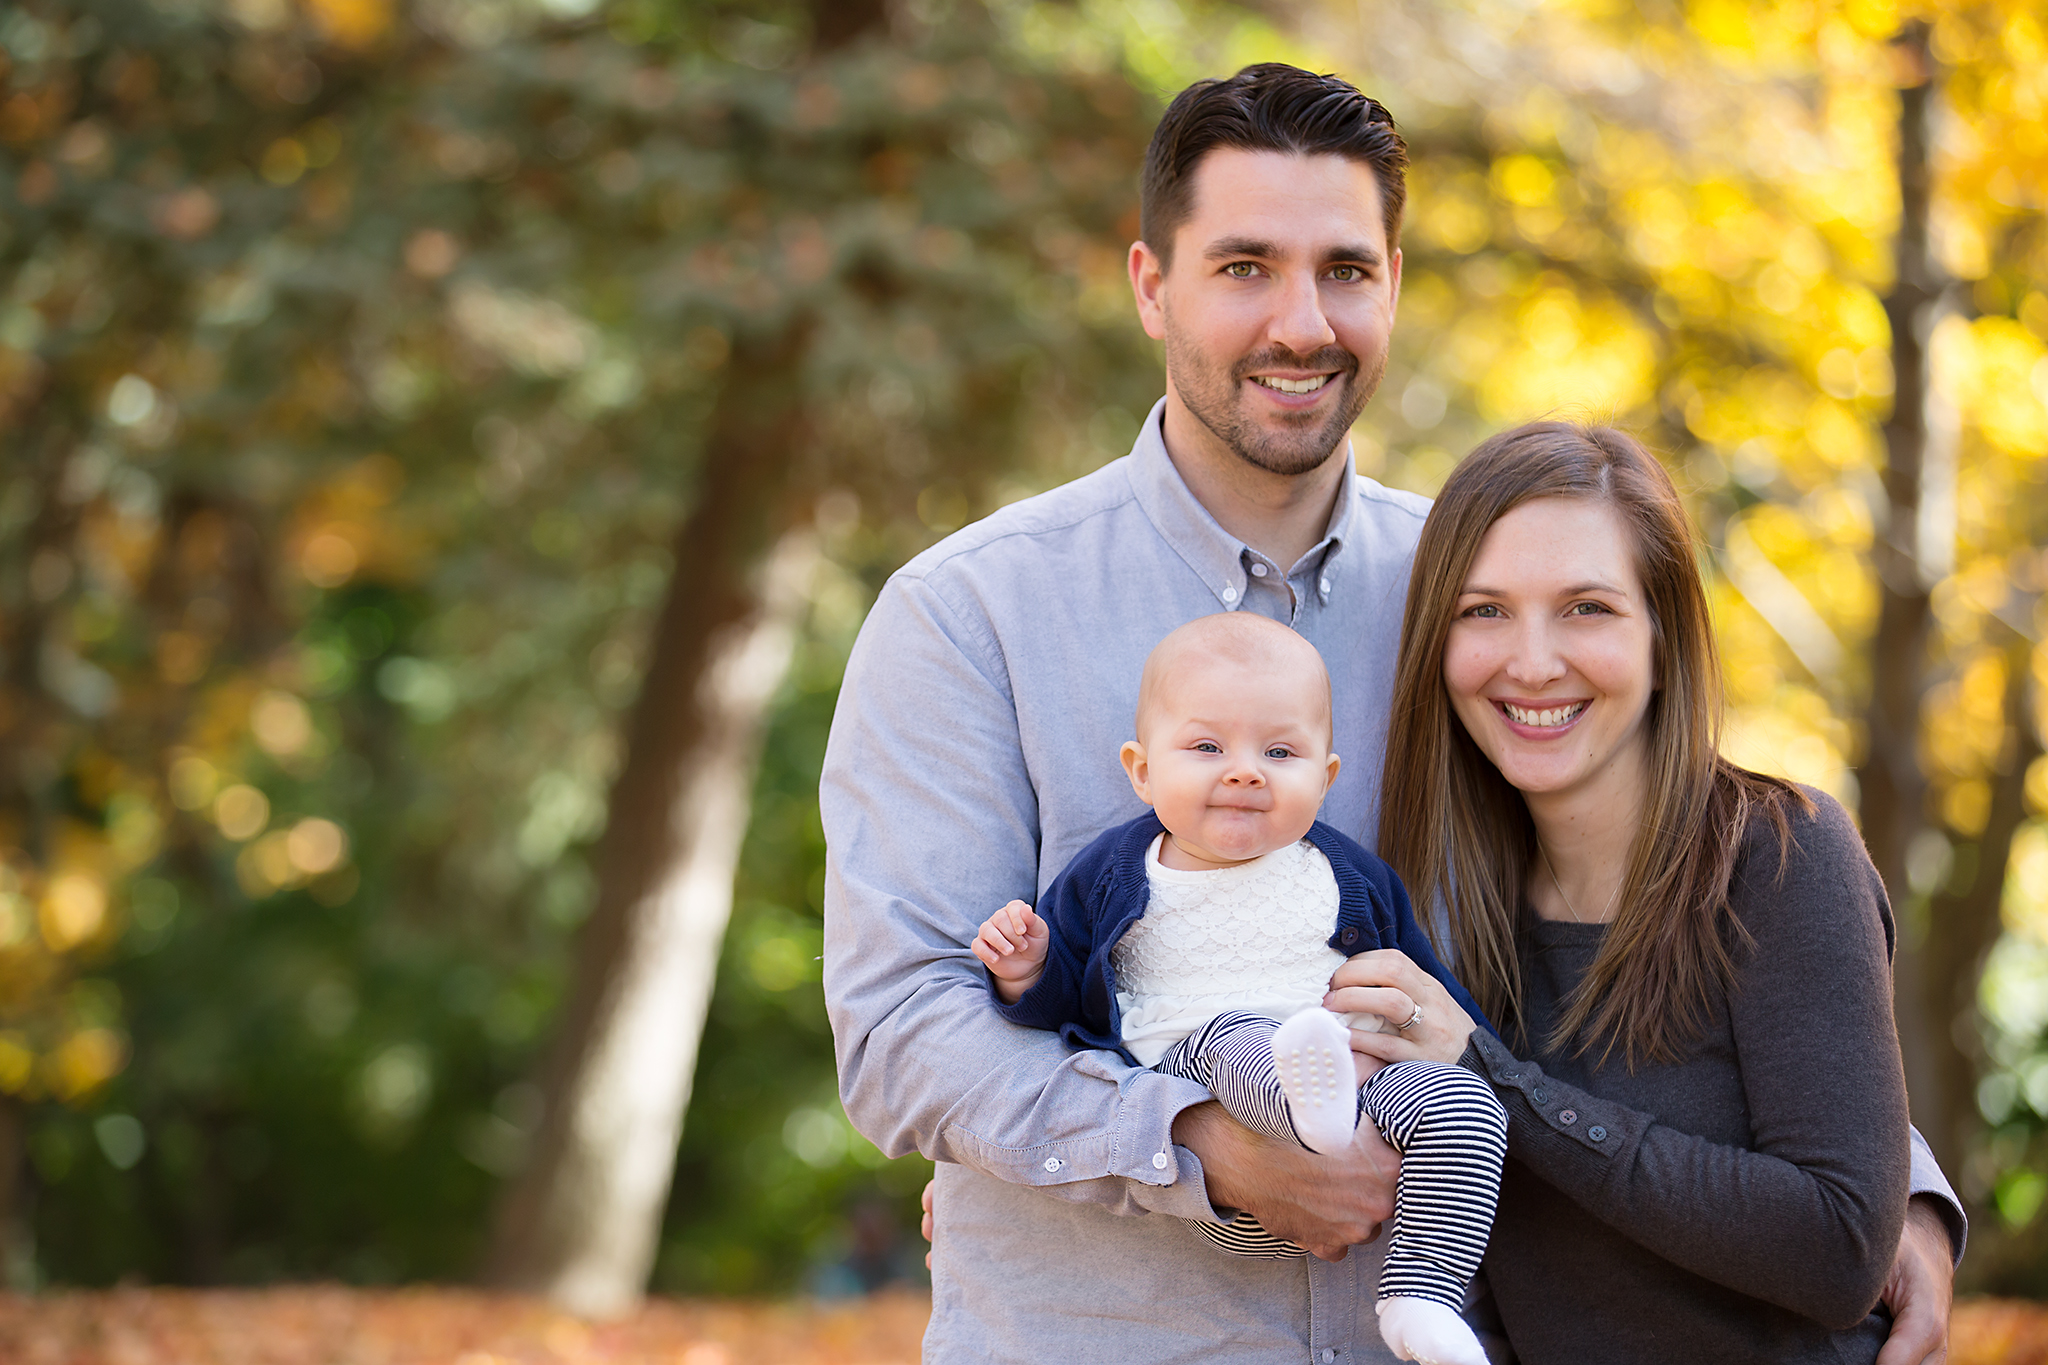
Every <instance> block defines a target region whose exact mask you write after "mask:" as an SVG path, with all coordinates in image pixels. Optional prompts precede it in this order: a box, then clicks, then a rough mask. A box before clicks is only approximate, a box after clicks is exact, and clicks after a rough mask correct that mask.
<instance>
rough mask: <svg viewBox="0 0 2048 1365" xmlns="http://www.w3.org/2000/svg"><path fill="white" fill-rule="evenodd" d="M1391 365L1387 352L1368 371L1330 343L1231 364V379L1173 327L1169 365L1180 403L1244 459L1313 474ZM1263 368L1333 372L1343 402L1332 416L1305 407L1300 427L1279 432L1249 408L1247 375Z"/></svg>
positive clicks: (1272, 468)
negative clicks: (1260, 421)
mask: <svg viewBox="0 0 2048 1365" xmlns="http://www.w3.org/2000/svg"><path fill="white" fill-rule="evenodd" d="M1386 368H1387V357H1386V355H1385V353H1384V352H1382V353H1381V354H1380V355H1379V356H1377V357H1375V359H1374V363H1373V367H1372V369H1371V370H1370V371H1367V370H1366V369H1364V367H1362V366H1361V365H1360V364H1359V362H1358V357H1357V356H1355V355H1353V354H1352V353H1351V352H1349V351H1347V350H1345V349H1344V348H1343V347H1341V346H1325V347H1323V348H1322V349H1320V350H1317V351H1314V352H1312V353H1310V354H1308V355H1306V356H1297V355H1295V354H1294V353H1293V352H1292V351H1287V350H1281V349H1278V348H1275V349H1271V350H1265V351H1261V352H1259V353H1258V354H1256V355H1252V356H1247V357H1245V358H1244V359H1243V360H1240V361H1239V362H1238V363H1237V364H1236V365H1234V366H1232V367H1231V372H1230V374H1229V375H1228V376H1219V375H1217V374H1216V373H1215V371H1214V370H1213V369H1212V368H1211V367H1210V366H1209V365H1208V363H1207V362H1206V361H1205V360H1204V359H1203V358H1202V357H1201V355H1200V354H1199V353H1198V352H1196V351H1195V349H1194V348H1193V347H1192V346H1190V345H1189V344H1188V343H1187V341H1186V340H1185V339H1184V338H1182V337H1181V336H1179V335H1177V334H1176V333H1175V332H1174V331H1173V330H1172V329H1171V328H1169V329H1167V334H1166V369H1167V373H1168V374H1170V375H1172V376H1173V387H1174V391H1175V392H1176V393H1178V394H1179V395H1180V400H1181V403H1182V404H1183V405H1184V406H1185V407H1186V408H1187V410H1188V411H1189V412H1190V413H1192V414H1194V418H1195V420H1196V421H1198V422H1200V423H1201V424H1202V425H1203V426H1205V427H1207V428H1208V429H1209V430H1210V432H1211V433H1213V434H1214V435H1215V437H1216V439H1217V440H1219V441H1221V442H1223V444H1224V445H1226V446H1228V447H1229V448H1230V449H1231V450H1232V451H1233V452H1235V453H1236V455H1237V457H1238V458H1239V459H1241V460H1243V461H1244V462H1245V463H1246V464H1249V465H1252V466H1255V467H1256V468H1259V469H1264V470H1267V471H1269V472H1271V473H1274V474H1306V473H1308V472H1309V471H1310V470H1311V469H1317V468H1320V467H1321V466H1322V464H1323V462H1324V461H1325V460H1327V459H1329V458H1330V452H1331V451H1333V450H1335V449H1336V448H1337V444H1338V442H1340V441H1342V440H1343V439H1344V437H1345V436H1346V435H1347V434H1348V433H1349V432H1350V430H1351V424H1352V423H1353V422H1356V421H1357V420H1358V414H1359V413H1361V412H1363V411H1365V405H1366V403H1367V402H1368V401H1369V400H1370V399H1371V398H1372V396H1373V393H1374V391H1375V390H1377V389H1378V388H1379V386H1380V377H1381V376H1382V375H1383V374H1384V373H1385V372H1386ZM1259 370H1315V371H1334V372H1335V373H1334V374H1333V375H1332V378H1331V380H1330V382H1331V383H1336V382H1337V381H1338V380H1340V379H1341V380H1343V381H1344V397H1343V400H1342V401H1341V402H1339V403H1338V405H1337V406H1336V408H1334V409H1333V410H1332V411H1331V412H1330V413H1329V415H1328V416H1326V417H1322V418H1317V417H1316V416H1315V415H1314V414H1313V413H1307V412H1305V413H1302V414H1300V415H1299V421H1298V424H1293V423H1290V424H1289V425H1288V426H1285V427H1283V428H1282V429H1280V430H1278V431H1275V430H1272V429H1271V428H1268V427H1263V426H1261V425H1259V424H1258V423H1256V422H1254V421H1252V420H1251V419H1250V418H1249V417H1248V415H1247V414H1246V413H1245V410H1244V408H1245V399H1244V394H1243V384H1244V381H1245V377H1246V376H1247V375H1250V374H1252V373H1254V372H1256V371H1259ZM1283 420H1284V419H1283Z"/></svg>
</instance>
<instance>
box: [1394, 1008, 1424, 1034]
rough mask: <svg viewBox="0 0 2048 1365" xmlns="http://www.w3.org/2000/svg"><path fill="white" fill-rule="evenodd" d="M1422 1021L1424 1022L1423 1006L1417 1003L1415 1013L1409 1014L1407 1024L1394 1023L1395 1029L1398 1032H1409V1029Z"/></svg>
mask: <svg viewBox="0 0 2048 1365" xmlns="http://www.w3.org/2000/svg"><path fill="white" fill-rule="evenodd" d="M1421 1022H1422V1006H1420V1005H1417V1006H1416V1007H1415V1013H1413V1014H1411V1015H1409V1016H1408V1022H1407V1023H1405V1024H1396V1025H1394V1031H1395V1032H1396V1033H1406V1032H1407V1031H1408V1030H1409V1029H1412V1028H1414V1027H1415V1026H1416V1025H1417V1024H1419V1023H1421Z"/></svg>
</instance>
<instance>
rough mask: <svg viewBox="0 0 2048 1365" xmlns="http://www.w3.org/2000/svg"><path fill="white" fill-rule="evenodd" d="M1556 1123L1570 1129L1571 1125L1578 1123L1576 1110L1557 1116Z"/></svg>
mask: <svg viewBox="0 0 2048 1365" xmlns="http://www.w3.org/2000/svg"><path fill="white" fill-rule="evenodd" d="M1557 1121H1558V1122H1559V1123H1562V1124H1564V1125H1565V1126H1566V1127H1570V1126H1571V1125H1572V1124H1574V1123H1577V1122H1578V1121H1579V1111H1578V1110H1576V1109H1567V1110H1564V1111H1563V1112H1562V1113H1560V1114H1559V1115H1558V1116H1557Z"/></svg>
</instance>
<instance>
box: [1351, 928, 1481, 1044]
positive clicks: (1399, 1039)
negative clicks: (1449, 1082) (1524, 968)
mask: <svg viewBox="0 0 2048 1365" xmlns="http://www.w3.org/2000/svg"><path fill="white" fill-rule="evenodd" d="M1418 1006H1419V1007H1420V1008H1421V1010H1422V1017H1421V1018H1420V1019H1417V1020H1416V1021H1415V1023H1414V1024H1413V1026H1411V1027H1409V1028H1405V1029H1403V1028H1400V1027H1399V1026H1400V1024H1401V1023H1402V1022H1403V1021H1404V1020H1407V1019H1409V1018H1412V1017H1413V1016H1414V1014H1415V1011H1416V1009H1417V1007H1418ZM1323 1008H1324V1009H1326V1010H1330V1011H1333V1012H1334V1013H1337V1014H1376V1015H1378V1016H1379V1017H1380V1018H1382V1019H1384V1020H1386V1021H1387V1030H1388V1031H1387V1032H1385V1033H1361V1032H1359V1031H1358V1030H1357V1029H1353V1030H1352V1031H1351V1049H1352V1051H1354V1052H1363V1053H1365V1054H1366V1055H1367V1056H1368V1057H1377V1058H1379V1059H1380V1060H1381V1061H1383V1062H1447V1063H1450V1064H1452V1065H1456V1064H1457V1061H1458V1058H1460V1057H1462V1056H1463V1055H1464V1053H1465V1042H1466V1040H1467V1039H1468V1038H1470V1037H1471V1036H1472V1030H1473V1029H1474V1028H1475V1027H1476V1025H1474V1024H1473V1022H1472V1016H1471V1015H1469V1014H1467V1013H1465V1011H1464V1009H1463V1008H1462V1007H1461V1006H1460V1005H1459V1004H1458V1002H1457V1001H1455V1000H1453V999H1451V993H1450V992H1449V991H1447V990H1445V989H1444V987H1443V983H1442V982H1441V981H1438V980H1437V979H1436V978H1435V977H1433V976H1431V975H1430V974H1429V973H1428V972H1425V971H1423V970H1422V968H1420V967H1418V966H1416V965H1415V962H1414V959H1412V958H1410V957H1409V956H1408V954H1406V953H1404V952H1402V951H1401V950H1400V949H1398V948H1381V949H1378V950H1377V951H1375V952H1370V953H1360V954H1359V955H1358V956H1357V957H1354V958H1351V959H1349V960H1347V961H1346V962H1345V963H1344V964H1343V965H1342V966H1341V967H1339V968H1337V970H1336V972H1335V973H1333V974H1332V975H1331V977H1330V992H1329V994H1328V995H1325V996H1324V997H1323Z"/></svg>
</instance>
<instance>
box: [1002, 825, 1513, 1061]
mask: <svg viewBox="0 0 2048 1365" xmlns="http://www.w3.org/2000/svg"><path fill="white" fill-rule="evenodd" d="M1165 832H1166V830H1165V826H1163V825H1161V824H1160V823H1159V817H1158V816H1157V815H1155V814H1153V813H1152V812H1150V811H1147V812H1146V813H1145V814H1143V815H1141V816H1139V817H1138V818H1137V819H1135V820H1133V821H1131V822H1130V823H1129V824H1127V825H1118V826H1117V827H1116V828H1115V829H1112V830H1110V831H1108V832H1107V833H1106V834H1104V835H1102V837H1101V838H1099V839H1097V840H1096V841H1095V842H1094V843H1092V844H1090V845H1088V847H1086V848H1084V849H1082V850H1081V852H1080V853H1078V854H1076V855H1075V857H1074V861H1072V862H1071V863H1068V864H1067V868H1066V871H1064V872H1062V873H1060V875H1059V876H1058V877H1057V878H1056V879H1055V880H1054V881H1053V884H1052V885H1051V886H1049V887H1047V888H1046V891H1045V894H1044V895H1043V896H1041V897H1040V898H1039V901H1038V913H1039V915H1040V916H1041V917H1042V918H1043V919H1044V920H1045V922H1046V925H1047V927H1048V929H1049V931H1050V936H1051V940H1052V941H1051V943H1050V945H1049V946H1048V948H1047V951H1046V958H1045V975H1043V976H1041V977H1039V978H1038V981H1037V984H1035V985H1033V986H1032V988H1031V989H1030V990H1028V991H1026V992H1025V993H1024V995H1023V997H1022V998H1021V999H1019V1000H1018V1001H1017V1003H1016V1004H1014V1005H1006V1004H1004V1003H1003V1000H1002V998H1001V997H1000V996H997V997H996V1008H997V1009H998V1010H1000V1011H1002V1014H1003V1017H1004V1018H1005V1019H1008V1020H1009V1021H1010V1022H1011V1023H1013V1024H1023V1025H1025V1026H1026V1027H1028V1028H1042V1029H1056V1030H1058V1032H1059V1035H1060V1037H1061V1038H1063V1039H1065V1040H1066V1042H1067V1045H1068V1046H1070V1047H1073V1048H1076V1049H1079V1048H1101V1049H1104V1050H1107V1051H1111V1052H1118V1053H1122V1054H1123V1057H1124V1059H1125V1060H1126V1061H1128V1062H1130V1063H1131V1065H1133V1066H1136V1065H1137V1058H1135V1057H1133V1056H1131V1054H1130V1052H1129V1051H1128V1050H1127V1049H1125V1047H1124V1045H1123V1033H1122V1020H1121V1018H1120V1017H1119V1012H1118V1010H1117V1004H1116V974H1115V971H1114V970H1113V969H1112V968H1111V966H1110V962H1109V950H1110V949H1111V948H1113V947H1115V946H1116V942H1117V940H1118V939H1120V938H1122V937H1123V936H1124V933H1125V932H1126V931H1127V930H1128V929H1129V928H1130V927H1131V926H1132V925H1133V924H1136V923H1137V922H1138V920H1139V919H1140V918H1141V917H1142V916H1143V915H1144V913H1145V903H1146V901H1147V900H1148V899H1150V894H1151V888H1150V886H1149V885H1148V883H1147V882H1146V880H1145V853H1146V850H1148V849H1149V848H1151V847H1152V843H1153V841H1154V840H1156V839H1157V838H1158V837H1159V836H1160V835H1161V834H1163V833H1165ZM1308 841H1309V842H1310V843H1312V844H1314V845H1315V846H1316V847H1317V848H1319V849H1321V850H1322V851H1323V856H1324V857H1326V858H1328V859H1329V860H1330V871H1332V872H1334V873H1335V874H1336V876H1337V927H1336V928H1335V929H1333V930H1332V931H1331V933H1330V937H1329V939H1328V940H1327V941H1328V943H1329V945H1330V946H1331V947H1332V948H1334V949H1336V950H1337V951H1338V952H1340V953H1342V954H1344V955H1345V956H1346V957H1349V956H1351V955H1352V954H1354V953H1368V952H1371V951H1372V950H1373V949H1375V948H1399V949H1400V950H1401V951H1402V952H1404V953H1406V954H1407V955H1408V956H1409V957H1410V958H1412V959H1413V960H1414V962H1415V965H1416V966H1418V967H1420V968H1422V970H1424V971H1426V972H1428V973H1429V974H1430V975H1431V976H1433V977H1435V978H1436V979H1437V980H1439V981H1441V982H1443V984H1444V988H1445V989H1446V990H1448V991H1449V992H1450V993H1451V998H1452V999H1453V1000H1456V1001H1457V1002H1458V1004H1459V1005H1461V1006H1463V1008H1464V1010H1465V1012H1466V1013H1467V1014H1469V1015H1471V1016H1472V1018H1473V1019H1474V1020H1475V1021H1476V1022H1477V1023H1478V1024H1479V1025H1480V1026H1481V1027H1482V1028H1484V1029H1486V1031H1487V1032H1489V1033H1493V1034H1495V1036H1498V1034H1499V1030H1497V1029H1495V1028H1494V1027H1493V1025H1492V1024H1491V1023H1489V1022H1488V1021H1487V1018H1486V1016H1485V1015H1484V1014H1481V1013H1480V1012H1479V1006H1478V1004H1477V1002H1475V1001H1474V1000H1473V999H1472V997H1471V996H1470V995H1468V994H1467V993H1466V991H1465V988H1464V987H1463V986H1461V985H1459V984H1458V982H1457V979H1456V978H1454V977H1453V976H1452V975H1451V974H1450V972H1449V971H1448V970H1447V969H1446V968H1445V967H1444V965H1443V963H1441V962H1439V961H1437V956H1436V954H1435V953H1434V952H1433V951H1431V949H1430V946H1429V940H1428V939H1427V938H1425V937H1424V936H1423V933H1422V926H1421V925H1419V924H1417V923H1416V922H1415V913H1414V911H1413V910H1412V909H1410V908H1409V905H1408V891H1407V888H1406V887H1404V886H1402V885H1401V879H1400V878H1399V877H1396V876H1395V875H1394V869H1393V868H1391V867H1388V866H1387V865H1386V864H1385V863H1383V862H1381V861H1380V860H1379V859H1378V858H1377V857H1375V856H1374V855H1373V854H1371V853H1368V852H1367V851H1366V850H1365V848H1364V847H1362V846H1361V845H1359V844H1358V843H1356V842H1355V841H1353V840H1351V839H1348V838H1346V837H1345V836H1344V835H1342V834H1339V833H1338V832H1337V831H1336V830H1334V829H1332V828H1330V827H1329V826H1328V825H1326V824H1324V823H1323V822H1322V821H1320V820H1318V821H1316V822H1315V824H1314V825H1312V826H1310V828H1309V832H1308Z"/></svg>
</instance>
